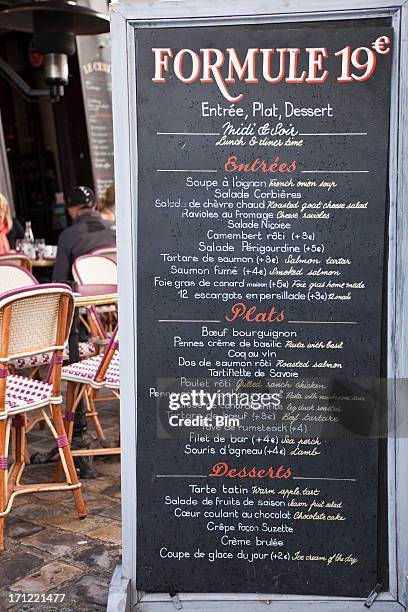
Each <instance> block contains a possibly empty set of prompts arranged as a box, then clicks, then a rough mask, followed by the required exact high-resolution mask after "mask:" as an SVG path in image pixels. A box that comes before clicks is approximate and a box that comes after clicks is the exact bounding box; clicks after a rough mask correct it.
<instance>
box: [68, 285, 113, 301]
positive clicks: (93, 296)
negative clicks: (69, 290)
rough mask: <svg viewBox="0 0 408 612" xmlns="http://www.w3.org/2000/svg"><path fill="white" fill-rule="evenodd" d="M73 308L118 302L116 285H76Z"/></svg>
mask: <svg viewBox="0 0 408 612" xmlns="http://www.w3.org/2000/svg"><path fill="white" fill-rule="evenodd" d="M74 298H75V306H92V305H95V306H103V305H105V304H115V303H116V302H117V301H118V286H117V285H109V284H107V285H104V284H99V285H78V288H77V291H76V292H75V293H74Z"/></svg>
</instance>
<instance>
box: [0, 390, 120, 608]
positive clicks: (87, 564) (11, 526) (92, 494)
mask: <svg viewBox="0 0 408 612" xmlns="http://www.w3.org/2000/svg"><path fill="white" fill-rule="evenodd" d="M98 410H99V411H100V415H101V417H102V418H101V421H102V424H103V427H104V428H105V431H106V433H107V437H108V439H109V440H117V438H118V435H119V434H118V431H119V429H118V423H119V419H118V403H117V402H100V403H99V404H98ZM89 431H90V433H92V434H93V429H92V425H91V424H90V429H89ZM45 434H47V432H46V431H45V432H42V431H40V430H39V429H35V431H33V432H32V433H31V434H30V436H29V445H30V452H31V453H34V452H35V451H36V450H38V451H41V452H44V450H46V449H47V448H49V445H47V446H45V444H44V440H45V436H44V435H45ZM46 439H47V444H48V436H47V438H46ZM93 467H94V469H95V470H96V471H97V473H98V477H97V478H96V479H94V480H85V481H82V487H83V494H84V498H85V502H86V504H87V508H88V517H87V518H86V519H84V520H82V521H80V520H78V518H77V515H76V512H75V507H74V501H73V496H72V494H70V493H69V492H58V493H53V494H47V493H44V494H38V495H31V496H30V495H26V496H22V497H20V498H17V500H16V502H15V504H14V506H13V509H12V511H11V513H10V514H9V516H8V518H7V519H6V549H5V552H4V553H3V554H2V555H1V556H0V561H1V573H0V610H1V611H3V610H12V611H14V610H15V611H18V612H20V611H23V610H24V611H29V610H37V611H38V610H41V612H43V611H44V612H51V611H52V612H54V611H58V612H88V611H89V612H91V611H94V610H95V611H96V610H98V611H101V610H105V609H106V602H107V596H108V588H109V582H110V579H111V576H112V573H113V570H114V568H115V566H116V565H117V564H119V563H120V555H121V508H120V461H119V458H118V457H108V458H98V459H96V460H95V461H94V464H93ZM54 469H55V466H54V465H53V464H48V465H46V466H36V465H33V466H28V467H27V468H26V471H25V477H24V478H23V483H29V482H30V480H32V481H34V480H35V479H38V478H41V480H44V481H45V480H47V479H49V480H52V479H53V473H54ZM37 481H38V480H37ZM28 593H37V594H51V593H53V594H55V593H58V594H65V599H64V601H63V602H62V603H44V602H42V603H28V601H27V596H26V603H24V601H21V600H20V602H18V603H16V597H17V596H18V594H28ZM13 599H14V602H15V603H13ZM60 599H61V598H60Z"/></svg>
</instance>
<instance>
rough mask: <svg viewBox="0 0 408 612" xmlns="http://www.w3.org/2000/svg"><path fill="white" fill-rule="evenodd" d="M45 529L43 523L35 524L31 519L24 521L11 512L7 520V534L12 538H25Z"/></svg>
mask: <svg viewBox="0 0 408 612" xmlns="http://www.w3.org/2000/svg"><path fill="white" fill-rule="evenodd" d="M42 529H44V527H42V526H41V525H34V523H30V522H29V521H24V520H22V519H19V518H17V517H15V516H14V514H11V516H10V518H9V519H8V520H6V534H7V535H8V536H9V537H11V538H16V539H20V538H24V537H28V536H31V535H33V534H34V533H38V532H39V531H41V530H42Z"/></svg>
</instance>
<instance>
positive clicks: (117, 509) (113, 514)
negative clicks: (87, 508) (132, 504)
mask: <svg viewBox="0 0 408 612" xmlns="http://www.w3.org/2000/svg"><path fill="white" fill-rule="evenodd" d="M99 514H100V515H101V516H106V517H107V518H111V519H114V520H116V521H120V520H121V519H122V507H121V505H120V504H115V505H114V506H111V507H110V508H105V509H104V510H102V512H100V513H99Z"/></svg>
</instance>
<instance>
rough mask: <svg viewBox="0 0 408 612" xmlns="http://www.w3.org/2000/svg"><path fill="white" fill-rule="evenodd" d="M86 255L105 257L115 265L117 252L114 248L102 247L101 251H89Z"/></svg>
mask: <svg viewBox="0 0 408 612" xmlns="http://www.w3.org/2000/svg"><path fill="white" fill-rule="evenodd" d="M88 255H106V257H109V259H112V261H114V262H115V263H116V262H117V258H118V251H117V249H116V248H115V247H103V248H101V249H95V250H94V251H91V252H90V253H88Z"/></svg>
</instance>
